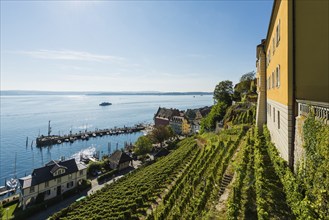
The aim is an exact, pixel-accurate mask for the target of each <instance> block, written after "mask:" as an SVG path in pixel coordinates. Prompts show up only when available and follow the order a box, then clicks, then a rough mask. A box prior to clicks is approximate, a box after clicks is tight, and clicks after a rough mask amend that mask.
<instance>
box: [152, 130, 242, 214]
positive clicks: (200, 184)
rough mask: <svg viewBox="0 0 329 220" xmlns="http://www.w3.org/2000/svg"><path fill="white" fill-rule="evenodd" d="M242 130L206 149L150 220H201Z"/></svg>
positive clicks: (224, 134)
mask: <svg viewBox="0 0 329 220" xmlns="http://www.w3.org/2000/svg"><path fill="white" fill-rule="evenodd" d="M243 135H244V130H243V129H242V127H240V128H238V129H230V130H225V131H223V132H222V133H221V134H220V135H219V142H217V143H215V144H212V145H211V146H206V147H204V148H202V149H201V152H200V153H199V154H198V155H197V157H196V158H195V159H193V161H192V163H191V164H190V166H189V168H188V169H186V171H185V172H184V174H183V175H181V176H180V178H179V179H178V180H177V182H176V184H175V185H174V186H173V187H172V188H171V189H170V190H169V192H168V193H167V194H166V195H165V196H164V198H163V200H162V202H161V204H159V205H158V207H157V208H156V209H155V210H154V211H153V212H152V213H151V214H150V215H148V219H160V220H161V219H198V218H200V217H201V216H202V212H203V210H204V208H205V205H206V203H207V202H208V200H210V199H211V197H212V196H215V195H217V194H218V192H219V184H220V182H221V179H222V177H223V174H224V172H225V170H226V167H227V165H228V163H229V161H230V158H231V157H232V155H233V154H234V152H235V150H236V148H237V146H238V144H239V142H240V139H241V137H242V136H243Z"/></svg>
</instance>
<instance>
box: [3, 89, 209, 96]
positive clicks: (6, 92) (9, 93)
mask: <svg viewBox="0 0 329 220" xmlns="http://www.w3.org/2000/svg"><path fill="white" fill-rule="evenodd" d="M24 95H86V96H108V95H112V96H116V95H161V96H163V95H172V96H176V95H213V93H212V92H64V91H63V92H51V91H23V90H22V91H20V90H3V91H0V96H24Z"/></svg>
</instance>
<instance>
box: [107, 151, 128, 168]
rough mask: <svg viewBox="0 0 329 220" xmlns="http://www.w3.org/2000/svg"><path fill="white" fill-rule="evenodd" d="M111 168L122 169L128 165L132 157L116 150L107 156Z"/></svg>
mask: <svg viewBox="0 0 329 220" xmlns="http://www.w3.org/2000/svg"><path fill="white" fill-rule="evenodd" d="M109 161H110V167H111V169H117V170H123V169H126V168H128V167H129V164H130V163H131V162H132V158H131V157H130V156H129V155H128V154H126V153H125V152H123V151H121V150H116V151H114V152H113V154H112V155H111V156H110V157H109Z"/></svg>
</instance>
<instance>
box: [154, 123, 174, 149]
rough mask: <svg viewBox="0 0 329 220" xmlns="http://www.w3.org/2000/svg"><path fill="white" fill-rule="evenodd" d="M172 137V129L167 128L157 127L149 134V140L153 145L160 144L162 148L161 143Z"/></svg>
mask: <svg viewBox="0 0 329 220" xmlns="http://www.w3.org/2000/svg"><path fill="white" fill-rule="evenodd" d="M172 136H173V132H172V129H170V127H168V126H157V127H155V128H154V129H153V130H152V132H151V139H152V140H153V141H154V142H155V143H160V146H161V147H162V142H164V141H165V140H167V139H168V138H170V137H172Z"/></svg>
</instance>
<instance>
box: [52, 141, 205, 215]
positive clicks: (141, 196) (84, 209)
mask: <svg viewBox="0 0 329 220" xmlns="http://www.w3.org/2000/svg"><path fill="white" fill-rule="evenodd" d="M179 145H180V146H179V148H178V149H177V150H175V151H174V152H172V153H171V154H169V155H168V156H167V157H164V158H162V159H161V160H159V161H157V162H155V163H154V164H152V165H149V166H147V167H145V168H141V169H138V170H137V171H136V172H133V173H131V174H128V175H126V176H125V177H123V178H121V179H120V180H118V181H117V182H115V183H113V184H111V185H109V186H106V187H104V188H103V189H102V190H101V191H99V192H97V193H95V194H94V195H92V196H90V197H88V198H87V199H85V200H82V201H80V202H77V203H74V204H72V205H71V206H69V207H68V208H66V209H63V210H62V211H61V212H59V213H56V214H55V215H53V216H52V218H51V219H58V218H60V219H90V216H92V219H138V218H140V217H142V216H145V215H146V212H147V210H148V209H149V208H150V207H151V204H153V203H154V202H155V201H156V200H157V199H158V198H159V196H160V194H161V193H163V192H164V191H165V189H166V188H167V186H168V185H170V184H171V183H172V182H173V181H174V180H175V179H176V178H177V177H178V176H179V174H180V173H181V172H184V170H185V169H189V167H190V166H188V165H189V164H194V162H195V157H196V155H198V152H199V150H198V149H199V148H198V147H197V145H196V142H195V140H193V139H191V138H188V139H185V140H184V141H182V142H181V143H180V144H179Z"/></svg>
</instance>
